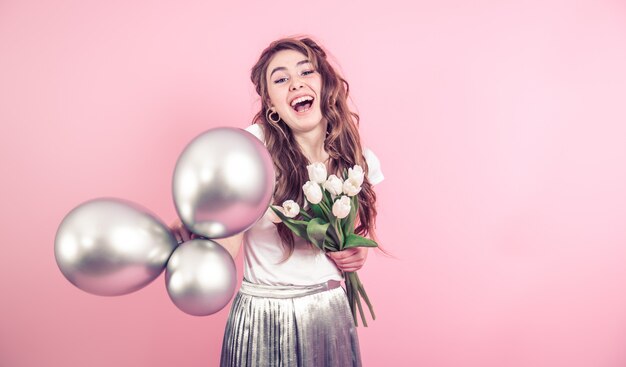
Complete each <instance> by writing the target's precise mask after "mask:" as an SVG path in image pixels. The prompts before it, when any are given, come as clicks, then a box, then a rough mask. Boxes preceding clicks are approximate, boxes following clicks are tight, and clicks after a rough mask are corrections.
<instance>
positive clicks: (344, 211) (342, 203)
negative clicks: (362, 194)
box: [333, 195, 351, 219]
mask: <svg viewBox="0 0 626 367" xmlns="http://www.w3.org/2000/svg"><path fill="white" fill-rule="evenodd" d="M350 208H351V205H350V198H349V197H347V196H345V195H342V196H341V198H339V200H337V201H335V203H334V204H333V214H334V215H335V217H337V218H339V219H342V218H345V217H347V216H348V214H350Z"/></svg>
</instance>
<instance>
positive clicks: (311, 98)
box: [291, 96, 313, 107]
mask: <svg viewBox="0 0 626 367" xmlns="http://www.w3.org/2000/svg"><path fill="white" fill-rule="evenodd" d="M312 100H313V97H311V96H302V97H298V98H296V99H294V100H293V101H291V107H293V106H295V105H296V104H298V103H300V102H304V101H312Z"/></svg>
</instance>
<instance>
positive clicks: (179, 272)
mask: <svg viewBox="0 0 626 367" xmlns="http://www.w3.org/2000/svg"><path fill="white" fill-rule="evenodd" d="M236 276H237V269H236V268H235V262H234V261H233V258H232V257H231V256H230V254H229V253H228V251H226V250H225V249H224V248H223V247H222V246H221V245H219V244H217V243H215V242H213V241H211V240H201V239H195V240H191V241H187V242H185V243H183V244H181V245H180V246H178V248H177V249H176V250H175V251H174V253H173V254H172V257H171V258H170V260H169V261H168V262H167V270H166V271H165V286H166V288H167V293H168V294H169V296H170V298H171V299H172V301H173V302H174V304H175V305H176V307H178V308H179V309H181V310H182V311H184V312H186V313H188V314H190V315H194V316H206V315H211V314H213V313H215V312H217V311H219V310H221V309H222V308H224V306H226V305H227V304H228V302H229V301H230V299H231V298H232V297H233V294H234V293H235V287H236V285H237V280H236Z"/></svg>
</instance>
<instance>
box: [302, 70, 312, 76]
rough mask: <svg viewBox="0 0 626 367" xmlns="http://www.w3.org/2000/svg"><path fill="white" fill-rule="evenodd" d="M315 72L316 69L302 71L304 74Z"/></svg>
mask: <svg viewBox="0 0 626 367" xmlns="http://www.w3.org/2000/svg"><path fill="white" fill-rule="evenodd" d="M314 72H315V70H305V71H303V72H302V75H303V76H304V75H309V74H313V73H314Z"/></svg>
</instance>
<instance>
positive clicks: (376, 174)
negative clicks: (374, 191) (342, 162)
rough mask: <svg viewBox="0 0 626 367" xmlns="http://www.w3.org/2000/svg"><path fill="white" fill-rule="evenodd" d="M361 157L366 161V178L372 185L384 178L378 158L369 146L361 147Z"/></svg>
mask: <svg viewBox="0 0 626 367" xmlns="http://www.w3.org/2000/svg"><path fill="white" fill-rule="evenodd" d="M363 157H364V158H365V162H367V170H368V171H367V179H368V180H369V181H370V183H371V184H372V185H377V184H379V183H380V182H382V181H383V180H384V179H385V176H384V175H383V171H382V169H381V168H380V160H379V159H378V157H377V156H376V154H374V152H372V150H371V149H369V148H364V149H363Z"/></svg>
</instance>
